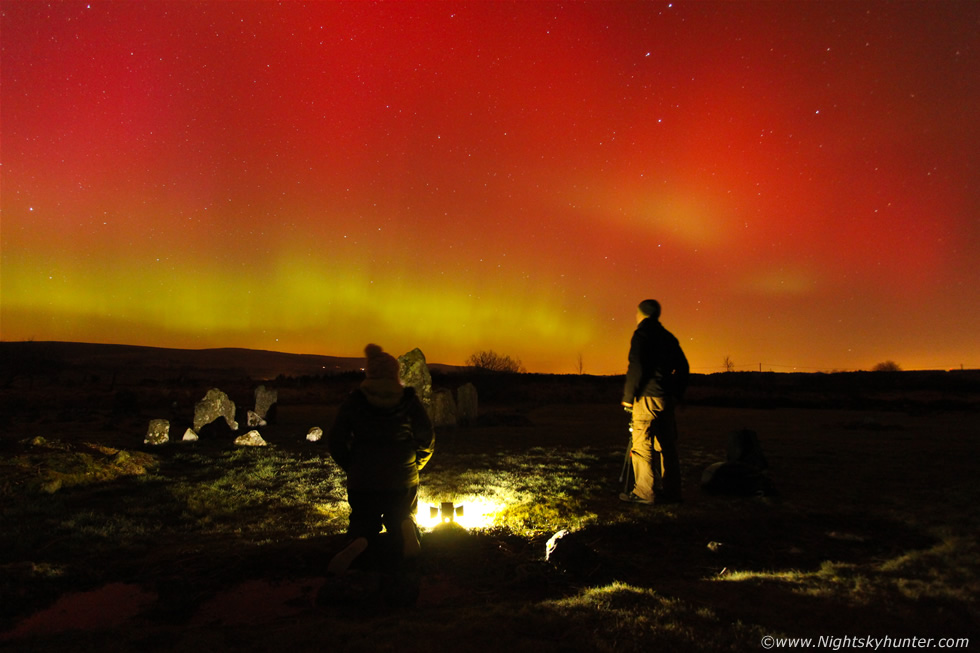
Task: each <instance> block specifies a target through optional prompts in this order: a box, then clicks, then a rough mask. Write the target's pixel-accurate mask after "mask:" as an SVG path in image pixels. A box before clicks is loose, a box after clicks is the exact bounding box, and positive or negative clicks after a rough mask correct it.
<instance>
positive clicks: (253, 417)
mask: <svg viewBox="0 0 980 653" xmlns="http://www.w3.org/2000/svg"><path fill="white" fill-rule="evenodd" d="M248 426H249V428H252V427H254V426H266V421H265V420H264V419H262V417H261V416H260V415H259V414H258V413H256V412H255V411H254V410H250V411H248Z"/></svg>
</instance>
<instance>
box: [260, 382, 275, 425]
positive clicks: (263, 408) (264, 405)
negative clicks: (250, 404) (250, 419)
mask: <svg viewBox="0 0 980 653" xmlns="http://www.w3.org/2000/svg"><path fill="white" fill-rule="evenodd" d="M277 401H279V391H278V390H276V389H275V388H268V389H266V387H265V386H264V385H260V386H259V387H257V388H256V389H255V414H256V415H258V416H259V417H261V418H262V419H263V420H264V419H268V417H269V409H270V408H272V406H273V405H274V404H275V403H276V402H277Z"/></svg>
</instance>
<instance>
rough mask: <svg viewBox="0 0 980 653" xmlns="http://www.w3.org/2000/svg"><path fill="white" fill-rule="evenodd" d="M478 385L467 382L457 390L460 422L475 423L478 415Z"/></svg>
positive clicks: (457, 408)
mask: <svg viewBox="0 0 980 653" xmlns="http://www.w3.org/2000/svg"><path fill="white" fill-rule="evenodd" d="M476 399H477V398H476V386H475V385H473V384H472V383H465V384H463V385H461V386H459V389H458V390H457V391H456V416H457V417H458V418H459V423H460V424H473V423H475V422H476V417H477V400H476Z"/></svg>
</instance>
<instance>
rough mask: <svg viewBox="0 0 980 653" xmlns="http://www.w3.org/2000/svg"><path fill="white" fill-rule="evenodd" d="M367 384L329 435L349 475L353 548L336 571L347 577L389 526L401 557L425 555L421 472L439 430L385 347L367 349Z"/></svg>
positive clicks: (336, 562)
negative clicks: (419, 516) (418, 519)
mask: <svg viewBox="0 0 980 653" xmlns="http://www.w3.org/2000/svg"><path fill="white" fill-rule="evenodd" d="M364 353H365V354H366V355H367V364H366V366H365V370H366V375H367V378H366V379H365V381H364V382H363V383H361V385H360V387H358V388H357V389H356V390H354V391H353V392H351V394H350V396H349V397H348V398H347V400H346V401H344V403H343V404H341V406H340V409H339V411H338V412H337V417H336V419H335V420H334V424H333V427H331V429H330V433H329V435H328V437H327V444H328V446H329V447H330V455H331V456H332V457H333V459H334V460H335V461H336V462H337V464H338V465H339V466H340V468H341V469H343V470H344V471H345V472H347V502H348V503H349V504H350V525H349V526H348V529H347V535H348V537H349V538H350V543H349V544H348V546H347V548H345V549H344V550H343V551H341V552H340V553H338V554H337V555H336V556H334V558H333V559H332V560H331V561H330V565H329V566H328V568H327V569H328V571H330V572H331V573H340V572H343V571H345V570H346V569H347V568H348V567H349V566H350V564H351V562H353V561H354V559H355V558H357V556H359V555H360V554H361V553H362V552H363V551H364V550H365V549H367V547H368V545H369V543H371V542H373V541H375V540H376V539H377V537H378V534H379V533H380V532H381V526H382V525H384V527H385V530H386V531H387V532H388V533H389V534H391V536H392V537H394V538H395V542H396V543H397V544H398V545H399V546H398V548H397V556H398V558H399V559H405V558H412V557H414V556H415V555H417V554H418V552H419V540H418V527H417V526H416V524H415V512H416V510H417V509H418V499H419V470H421V469H422V468H423V467H424V466H425V464H426V463H427V462H428V461H429V458H431V457H432V452H433V450H434V447H435V430H434V429H433V428H432V421H431V420H430V419H429V416H428V415H427V414H426V412H425V407H424V406H423V405H422V402H421V401H420V400H419V398H418V395H416V394H415V389H414V388H405V387H402V384H401V381H400V379H399V376H400V375H399V364H398V359H396V358H395V357H394V356H392V355H391V354H387V353H385V352H384V351H382V350H381V347H379V346H378V345H373V344H372V345H368V346H367V347H365V348H364Z"/></svg>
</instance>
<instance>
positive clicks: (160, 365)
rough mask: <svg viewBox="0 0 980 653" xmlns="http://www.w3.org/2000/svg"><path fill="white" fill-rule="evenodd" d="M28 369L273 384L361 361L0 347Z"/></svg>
mask: <svg viewBox="0 0 980 653" xmlns="http://www.w3.org/2000/svg"><path fill="white" fill-rule="evenodd" d="M33 366H40V367H48V368H50V367H52V366H69V367H74V368H87V369H91V370H92V371H93V372H97V371H108V370H126V371H128V372H129V373H132V372H133V371H134V370H143V371H145V372H146V376H148V377H157V376H159V374H160V373H161V372H172V373H173V374H179V373H181V372H182V371H187V372H189V371H209V372H220V373H221V375H222V376H224V375H228V376H232V375H234V376H247V377H249V378H252V379H274V378H276V377H277V376H279V375H285V376H293V377H297V376H311V375H322V374H338V373H342V372H352V371H358V370H360V369H362V368H363V367H364V359H363V358H362V357H357V358H347V357H341V356H322V355H319V354H288V353H283V352H277V351H268V350H264V349H244V348H236V347H222V348H215V349H169V348H165V347H146V346H142V345H115V344H100V343H87V342H59V341H42V342H35V341H27V342H0V367H3V368H11V369H9V370H8V371H13V370H18V368H20V371H27V370H26V369H23V368H29V367H33ZM430 367H431V368H433V369H436V370H443V371H451V370H455V369H458V368H456V367H454V366H451V365H440V364H430ZM36 371H41V370H36Z"/></svg>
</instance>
